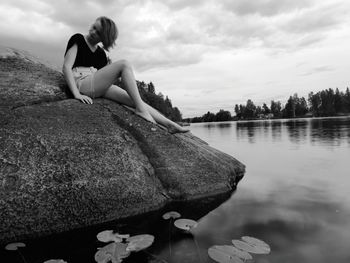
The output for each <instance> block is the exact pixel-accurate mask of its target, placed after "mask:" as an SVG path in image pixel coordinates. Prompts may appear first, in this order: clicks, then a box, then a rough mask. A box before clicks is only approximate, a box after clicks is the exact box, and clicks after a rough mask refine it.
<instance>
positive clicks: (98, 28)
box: [89, 20, 102, 43]
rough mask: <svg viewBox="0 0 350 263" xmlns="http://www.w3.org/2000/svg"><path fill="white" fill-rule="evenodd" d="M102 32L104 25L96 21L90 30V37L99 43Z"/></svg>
mask: <svg viewBox="0 0 350 263" xmlns="http://www.w3.org/2000/svg"><path fill="white" fill-rule="evenodd" d="M100 32H102V25H101V22H100V21H99V20H96V21H95V23H93V24H92V25H91V27H90V29H89V37H90V40H91V41H93V42H95V43H99V42H101V33H100Z"/></svg>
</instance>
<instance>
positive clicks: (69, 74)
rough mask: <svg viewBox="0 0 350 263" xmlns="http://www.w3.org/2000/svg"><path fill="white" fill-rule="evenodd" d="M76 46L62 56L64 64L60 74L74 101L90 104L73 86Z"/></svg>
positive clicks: (90, 100) (89, 99)
mask: <svg viewBox="0 0 350 263" xmlns="http://www.w3.org/2000/svg"><path fill="white" fill-rule="evenodd" d="M77 52H78V46H77V44H74V45H73V46H72V47H71V48H70V49H69V50H68V51H67V53H66V55H65V56H64V62H63V67H62V72H63V75H64V78H65V79H66V82H67V85H68V87H69V89H70V91H71V92H72V94H73V96H74V98H75V99H77V100H80V101H81V102H83V103H87V104H92V99H91V98H90V97H88V96H85V95H83V94H80V92H79V90H78V88H77V85H76V84H75V81H74V77H73V71H72V67H73V65H74V61H75V58H76V56H77Z"/></svg>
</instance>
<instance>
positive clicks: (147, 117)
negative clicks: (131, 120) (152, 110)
mask: <svg viewBox="0 0 350 263" xmlns="http://www.w3.org/2000/svg"><path fill="white" fill-rule="evenodd" d="M135 114H137V115H139V116H140V117H141V118H144V119H145V120H146V121H149V122H152V123H156V121H155V120H154V119H153V117H152V116H151V114H149V112H148V111H136V110H135Z"/></svg>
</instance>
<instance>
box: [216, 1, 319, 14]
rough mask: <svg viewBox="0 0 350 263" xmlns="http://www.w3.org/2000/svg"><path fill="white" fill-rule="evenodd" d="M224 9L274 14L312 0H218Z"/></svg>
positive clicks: (307, 4) (304, 5) (299, 8)
mask: <svg viewBox="0 0 350 263" xmlns="http://www.w3.org/2000/svg"><path fill="white" fill-rule="evenodd" d="M220 2H221V4H222V5H223V7H224V8H225V10H230V11H231V12H233V13H235V14H237V15H238V16H246V15H255V14H258V15H260V16H275V15H280V14H283V13H290V12H291V11H295V10H301V9H304V8H307V7H309V6H310V5H311V4H312V2H313V1H311V0H293V1H290V0H260V1H246V0H235V1H231V0H222V1H220Z"/></svg>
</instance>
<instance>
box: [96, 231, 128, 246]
mask: <svg viewBox="0 0 350 263" xmlns="http://www.w3.org/2000/svg"><path fill="white" fill-rule="evenodd" d="M96 237H97V239H98V240H99V241H101V242H105V243H108V242H111V241H113V242H116V243H120V242H122V241H123V238H128V237H130V235H120V234H118V233H115V234H113V230H105V231H102V232H100V233H98V234H97V236H96Z"/></svg>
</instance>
